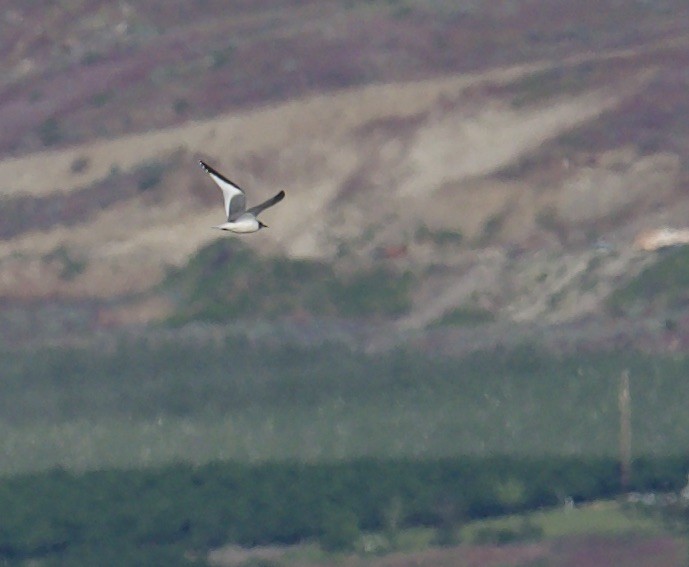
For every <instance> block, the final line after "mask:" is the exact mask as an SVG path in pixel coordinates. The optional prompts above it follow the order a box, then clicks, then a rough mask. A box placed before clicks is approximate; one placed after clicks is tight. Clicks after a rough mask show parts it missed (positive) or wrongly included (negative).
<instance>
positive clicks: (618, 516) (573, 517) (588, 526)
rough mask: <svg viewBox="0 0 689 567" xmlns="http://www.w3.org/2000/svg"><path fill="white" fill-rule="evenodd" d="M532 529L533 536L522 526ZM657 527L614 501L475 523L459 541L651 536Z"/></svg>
mask: <svg viewBox="0 0 689 567" xmlns="http://www.w3.org/2000/svg"><path fill="white" fill-rule="evenodd" d="M525 524H526V525H528V526H530V527H531V530H532V534H528V533H527V532H528V530H525V529H524V526H525ZM660 527H661V526H660V525H659V523H658V522H657V521H655V519H653V518H650V517H649V516H648V515H647V514H642V513H634V512H632V511H630V510H629V509H627V508H626V507H625V506H624V505H622V504H620V503H618V502H615V501H612V500H611V501H600V502H596V503H595V504H594V505H588V504H584V505H583V506H575V507H574V508H572V509H567V508H563V507H557V508H551V509H547V510H538V511H532V512H528V513H526V514H513V515H508V516H503V517H499V518H487V519H479V520H474V521H473V522H469V523H467V524H466V525H465V526H463V527H462V528H461V530H460V534H461V538H462V541H478V540H480V539H481V538H485V537H486V536H487V535H489V534H512V535H513V536H516V539H519V536H520V535H522V536H526V538H527V539H533V537H534V536H535V537H537V538H540V537H542V538H546V539H555V538H559V537H563V536H566V535H583V534H598V535H605V534H609V535H614V534H628V533H637V534H638V533H645V534H654V533H658V532H659V531H660Z"/></svg>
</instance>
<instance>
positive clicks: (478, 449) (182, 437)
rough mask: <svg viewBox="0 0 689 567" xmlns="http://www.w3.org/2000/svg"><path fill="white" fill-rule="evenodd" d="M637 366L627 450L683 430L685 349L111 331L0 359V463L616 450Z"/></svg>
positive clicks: (663, 441)
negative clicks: (94, 342)
mask: <svg viewBox="0 0 689 567" xmlns="http://www.w3.org/2000/svg"><path fill="white" fill-rule="evenodd" d="M623 369H629V370H630V374H631V379H632V408H633V414H632V418H633V432H634V440H633V446H634V451H635V454H637V455H642V454H649V455H666V454H675V453H677V452H678V451H681V450H683V449H684V448H685V447H686V446H687V445H688V442H689V414H688V413H687V412H686V404H687V400H689V383H688V382H687V380H686V376H687V374H688V372H689V357H668V358H660V357H651V356H646V355H642V354H638V353H629V352H627V353H599V354H590V353H588V354H586V353H582V354H578V355H570V356H555V355H551V354H548V353H544V352H541V351H539V350H537V349H535V348H532V347H529V346H523V347H520V348H516V349H514V350H511V351H505V350H498V351H491V352H480V353H475V354H472V355H470V356H467V357H465V358H463V359H447V358H434V357H430V356H424V355H421V354H418V353H413V352H410V351H406V350H399V351H394V352H390V353H387V354H382V355H376V356H367V355H364V354H360V353H353V352H351V351H349V350H347V349H345V348H343V347H337V346H329V347H327V346H326V347H323V348H319V349H317V350H316V349H313V350H309V349H301V348H294V347H266V346H259V345H255V344H251V343H250V342H248V341H243V340H239V339H232V340H228V341H227V342H221V343H218V344H211V343H208V344H196V343H195V344H191V343H188V344H180V343H179V342H165V341H161V342H157V343H146V342H145V341H143V342H142V341H140V340H137V341H122V342H120V343H119V344H117V345H116V346H114V347H112V348H111V349H109V350H106V351H102V350H95V349H93V350H91V349H71V350H57V349H54V350H53V349H42V350H38V351H35V352H31V353H26V352H4V353H2V356H0V376H2V380H0V416H1V417H0V430H1V431H2V436H1V437H0V451H1V452H2V454H3V455H4V457H5V458H3V459H2V462H1V463H0V472H2V473H11V472H17V471H21V470H38V469H44V468H47V467H51V466H54V465H56V464H59V465H63V466H67V467H70V468H72V467H74V468H77V469H89V468H97V467H101V466H115V467H118V466H125V467H136V466H141V465H146V466H148V465H152V464H157V463H164V462H169V461H171V460H180V459H181V460H190V461H193V462H197V463H203V462H207V461H209V460H213V459H238V460H240V461H245V462H255V461H263V460H275V459H300V460H307V461H312V462H315V461H321V462H322V461H330V460H333V459H348V458H353V457H362V456H375V457H378V458H387V457H390V458H393V457H411V458H416V457H423V458H429V457H450V456H457V455H495V454H507V455H522V456H528V455H544V454H551V455H582V456H591V455H594V456H595V455H616V454H617V438H618V410H617V382H618V378H619V375H620V372H621V371H622V370H623Z"/></svg>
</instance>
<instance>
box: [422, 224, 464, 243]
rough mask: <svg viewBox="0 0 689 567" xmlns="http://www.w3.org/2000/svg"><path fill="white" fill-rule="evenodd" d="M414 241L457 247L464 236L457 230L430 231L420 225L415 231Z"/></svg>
mask: <svg viewBox="0 0 689 567" xmlns="http://www.w3.org/2000/svg"><path fill="white" fill-rule="evenodd" d="M414 240H416V241H417V242H432V243H433V244H437V245H439V246H446V245H451V244H455V245H457V244H461V243H462V241H463V240H464V235H463V234H462V232H461V231H459V230H446V229H440V230H431V229H430V228H428V227H427V226H426V225H425V224H422V225H420V226H419V227H418V228H417V229H416V231H415V233H414Z"/></svg>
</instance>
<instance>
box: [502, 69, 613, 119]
mask: <svg viewBox="0 0 689 567" xmlns="http://www.w3.org/2000/svg"><path fill="white" fill-rule="evenodd" d="M602 73H606V70H605V69H604V68H603V67H602V66H598V67H596V66H595V65H593V64H591V63H588V62H587V63H583V64H581V65H577V66H574V67H554V68H552V69H546V70H544V71H538V72H536V73H533V74H531V75H527V76H525V77H524V78H523V79H520V80H518V81H515V82H514V83H512V84H511V85H510V86H509V87H508V88H509V89H510V90H511V91H514V96H513V98H512V106H514V107H515V108H521V107H524V106H528V105H531V104H537V103H540V102H542V101H543V100H545V99H547V98H552V97H554V96H557V95H563V94H577V93H579V92H581V91H583V90H585V89H586V88H588V87H589V85H591V84H592V82H593V80H594V79H595V78H596V77H597V76H600V77H602V76H603V75H602Z"/></svg>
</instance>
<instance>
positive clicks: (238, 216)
mask: <svg viewBox="0 0 689 567" xmlns="http://www.w3.org/2000/svg"><path fill="white" fill-rule="evenodd" d="M199 164H201V167H202V168H203V170H204V171H205V172H206V173H207V174H208V175H210V176H211V179H212V180H213V181H215V183H216V184H217V185H218V187H220V189H221V191H222V195H223V198H224V199H225V214H226V215H227V222H224V223H222V224H219V225H217V226H214V227H213V228H217V229H220V230H229V231H230V232H237V233H240V234H241V233H247V232H256V231H258V230H261V229H262V228H268V226H267V225H265V224H263V223H262V222H261V221H260V220H258V218H257V217H258V215H259V214H260V213H261V212H262V211H264V210H266V209H267V208H268V207H272V206H273V205H275V204H276V203H279V202H280V201H282V200H283V199H284V198H285V192H284V191H280V192H279V193H278V194H277V195H275V196H274V197H271V198H270V199H268V200H267V201H264V202H263V203H261V204H260V205H256V206H255V207H251V208H250V209H247V208H246V197H245V195H244V191H243V190H242V188H241V187H239V185H237V184H236V183H234V182H233V181H230V180H229V179H228V178H227V177H225V176H224V175H222V174H220V173H219V172H217V171H216V170H215V169H213V168H212V167H211V166H210V165H208V164H207V163H205V162H203V161H199Z"/></svg>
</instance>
